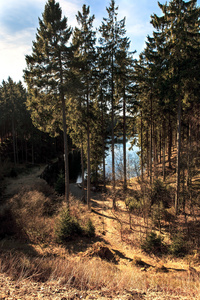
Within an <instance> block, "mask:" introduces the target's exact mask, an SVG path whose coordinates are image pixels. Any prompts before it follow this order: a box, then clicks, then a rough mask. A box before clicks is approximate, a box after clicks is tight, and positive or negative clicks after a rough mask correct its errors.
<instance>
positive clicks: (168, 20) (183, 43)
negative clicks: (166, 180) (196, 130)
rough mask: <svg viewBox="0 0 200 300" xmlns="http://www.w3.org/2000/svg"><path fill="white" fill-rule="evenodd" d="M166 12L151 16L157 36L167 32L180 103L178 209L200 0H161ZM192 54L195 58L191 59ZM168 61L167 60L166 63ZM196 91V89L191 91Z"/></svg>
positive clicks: (167, 56)
mask: <svg viewBox="0 0 200 300" xmlns="http://www.w3.org/2000/svg"><path fill="white" fill-rule="evenodd" d="M159 7H160V8H161V10H162V13H163V16H161V17H158V16H157V15H155V14H154V15H153V16H152V24H153V26H154V28H156V30H157V32H158V34H157V36H158V37H159V38H160V36H163V35H164V43H165V47H164V51H163V61H164V60H165V61H166V60H167V61H168V66H169V69H168V76H169V77H171V85H172V88H173V93H174V96H175V98H174V100H175V103H176V107H177V166H176V195H175V210H176V213H177V212H178V210H179V194H180V165H181V164H180V159H181V119H182V112H183V109H184V105H185V100H186V101H187V93H188V86H187V82H188V77H189V76H190V80H191V79H192V80H193V81H195V80H196V76H197V72H196V71H197V69H196V61H195V60H196V59H197V60H198V56H199V54H198V53H199V16H200V10H199V8H197V1H196V0H191V1H188V2H186V1H183V0H172V1H170V2H169V4H168V5H167V3H166V4H163V5H162V4H160V3H159ZM191 57H193V58H194V60H193V61H192V62H191ZM165 65H166V64H165ZM192 92H194V91H192Z"/></svg>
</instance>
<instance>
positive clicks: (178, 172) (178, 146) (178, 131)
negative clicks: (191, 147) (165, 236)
mask: <svg viewBox="0 0 200 300" xmlns="http://www.w3.org/2000/svg"><path fill="white" fill-rule="evenodd" d="M180 153H181V96H179V98H178V113H177V161H176V194H175V211H176V214H177V213H178V209H179V193H180Z"/></svg>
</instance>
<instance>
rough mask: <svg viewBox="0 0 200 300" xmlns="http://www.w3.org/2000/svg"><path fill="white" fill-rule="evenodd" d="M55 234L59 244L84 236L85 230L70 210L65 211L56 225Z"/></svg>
mask: <svg viewBox="0 0 200 300" xmlns="http://www.w3.org/2000/svg"><path fill="white" fill-rule="evenodd" d="M55 234H56V238H57V240H58V242H61V243H63V242H66V241H68V240H70V239H72V238H73V237H75V236H77V235H82V234H83V230H82V228H81V226H80V224H79V223H78V220H77V219H76V218H74V217H72V216H71V215H70V213H69V211H68V210H64V211H63V212H62V214H61V216H60V219H58V222H57V224H56V229H55Z"/></svg>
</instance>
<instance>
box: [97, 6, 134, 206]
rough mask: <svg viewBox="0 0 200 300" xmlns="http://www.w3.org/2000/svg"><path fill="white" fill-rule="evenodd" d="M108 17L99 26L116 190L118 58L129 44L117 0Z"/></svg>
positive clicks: (113, 177) (108, 11)
mask: <svg viewBox="0 0 200 300" xmlns="http://www.w3.org/2000/svg"><path fill="white" fill-rule="evenodd" d="M106 10H107V13H108V17H107V18H103V21H102V24H101V26H100V28H99V31H100V34H101V37H100V39H99V42H100V45H101V47H100V51H101V57H102V62H101V63H102V70H103V72H104V74H103V76H104V80H106V82H107V95H106V97H107V99H108V101H109V103H110V111H111V140H112V184H113V191H114V192H115V153H114V128H115V123H116V107H117V105H118V101H119V95H118V91H117V79H118V78H119V77H118V76H119V73H118V66H117V58H119V57H120V53H121V49H123V47H124V49H125V48H126V47H127V45H128V40H127V37H125V34H126V30H125V19H123V20H121V21H118V20H117V15H118V7H116V5H115V0H111V2H110V5H109V7H107V8H106ZM113 208H114V209H115V208H116V203H115V197H113Z"/></svg>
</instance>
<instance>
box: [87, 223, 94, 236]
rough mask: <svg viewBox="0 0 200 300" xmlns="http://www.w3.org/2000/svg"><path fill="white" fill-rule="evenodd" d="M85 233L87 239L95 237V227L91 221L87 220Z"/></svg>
mask: <svg viewBox="0 0 200 300" xmlns="http://www.w3.org/2000/svg"><path fill="white" fill-rule="evenodd" d="M85 233H86V235H87V236H89V237H93V236H95V227H94V225H93V223H92V221H91V219H89V220H88V221H87V224H86V228H85Z"/></svg>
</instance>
